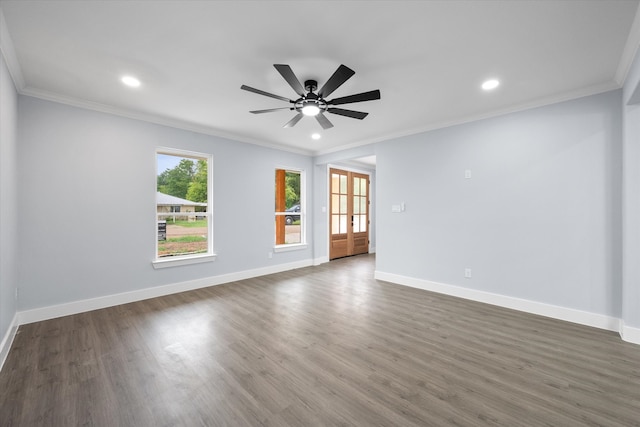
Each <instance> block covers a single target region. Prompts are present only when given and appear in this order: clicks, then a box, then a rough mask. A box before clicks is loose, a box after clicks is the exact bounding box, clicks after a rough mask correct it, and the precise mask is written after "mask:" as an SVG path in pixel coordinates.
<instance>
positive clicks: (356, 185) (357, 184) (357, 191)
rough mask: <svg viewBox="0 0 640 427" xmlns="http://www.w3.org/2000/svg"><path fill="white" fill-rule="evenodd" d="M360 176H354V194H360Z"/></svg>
mask: <svg viewBox="0 0 640 427" xmlns="http://www.w3.org/2000/svg"><path fill="white" fill-rule="evenodd" d="M360 181H361V179H360V178H353V195H354V196H359V195H360Z"/></svg>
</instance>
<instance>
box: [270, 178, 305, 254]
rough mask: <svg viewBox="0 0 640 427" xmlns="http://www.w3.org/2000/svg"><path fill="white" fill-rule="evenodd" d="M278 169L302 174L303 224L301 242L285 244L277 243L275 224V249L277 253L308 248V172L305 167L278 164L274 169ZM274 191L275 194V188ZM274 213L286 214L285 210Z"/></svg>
mask: <svg viewBox="0 0 640 427" xmlns="http://www.w3.org/2000/svg"><path fill="white" fill-rule="evenodd" d="M276 170H284V171H286V172H296V173H299V174H300V219H301V222H302V226H301V227H300V243H288V244H284V245H276V244H275V237H276V230H275V226H274V229H273V239H274V245H273V251H274V252H276V253H277V252H289V251H299V250H303V249H306V248H307V246H308V243H307V172H306V171H305V170H304V169H298V168H290V167H286V166H276V168H275V169H274V172H275V171H276ZM273 193H274V195H275V188H274V191H273ZM273 214H274V217H275V216H276V215H286V214H285V213H284V212H275V211H274V213H273Z"/></svg>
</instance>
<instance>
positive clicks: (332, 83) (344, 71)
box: [318, 65, 356, 98]
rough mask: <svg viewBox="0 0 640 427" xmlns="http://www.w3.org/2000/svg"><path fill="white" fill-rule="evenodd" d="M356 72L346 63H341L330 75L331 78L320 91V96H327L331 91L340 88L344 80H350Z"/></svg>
mask: <svg viewBox="0 0 640 427" xmlns="http://www.w3.org/2000/svg"><path fill="white" fill-rule="evenodd" d="M355 73H356V72H355V71H353V70H352V69H351V68H349V67H347V66H346V65H340V66H339V67H338V69H337V70H336V71H335V72H334V73H333V74H332V75H331V77H329V80H327V82H326V83H325V84H324V86H322V88H321V89H320V90H319V91H318V96H319V97H320V98H326V97H327V96H329V95H331V93H332V92H333V91H334V90H336V89H338V88H339V87H340V86H341V85H342V84H343V83H344V82H346V81H347V80H349V79H350V78H351V76H353V75H354V74H355Z"/></svg>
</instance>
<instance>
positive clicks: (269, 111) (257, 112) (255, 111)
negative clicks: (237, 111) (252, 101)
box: [249, 107, 293, 114]
mask: <svg viewBox="0 0 640 427" xmlns="http://www.w3.org/2000/svg"><path fill="white" fill-rule="evenodd" d="M280 110H293V107H282V108H269V109H268V110H254V111H249V112H250V113H253V114H262V113H271V112H272V111H280Z"/></svg>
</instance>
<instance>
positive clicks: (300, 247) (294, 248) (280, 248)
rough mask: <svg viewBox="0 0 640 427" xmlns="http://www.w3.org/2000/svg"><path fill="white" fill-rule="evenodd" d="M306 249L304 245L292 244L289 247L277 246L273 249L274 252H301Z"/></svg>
mask: <svg viewBox="0 0 640 427" xmlns="http://www.w3.org/2000/svg"><path fill="white" fill-rule="evenodd" d="M303 249H307V244H306V243H293V244H290V245H277V246H274V247H273V251H274V252H276V253H277V252H289V251H301V250H303Z"/></svg>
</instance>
